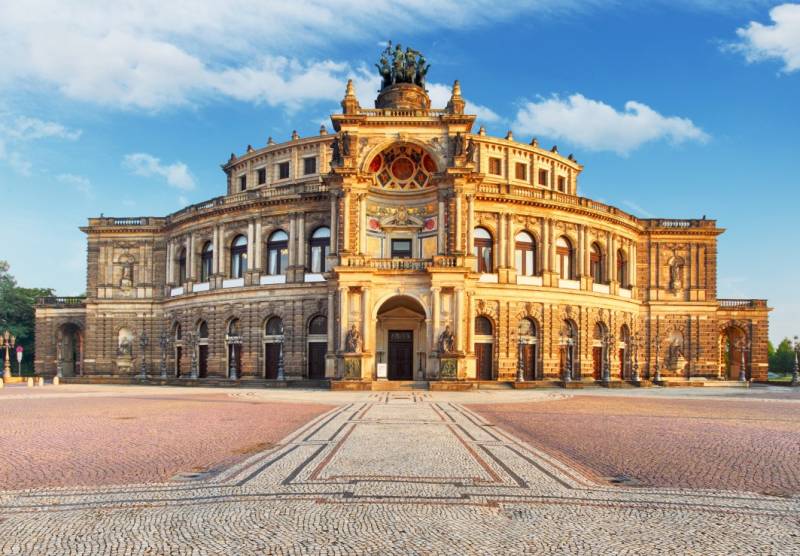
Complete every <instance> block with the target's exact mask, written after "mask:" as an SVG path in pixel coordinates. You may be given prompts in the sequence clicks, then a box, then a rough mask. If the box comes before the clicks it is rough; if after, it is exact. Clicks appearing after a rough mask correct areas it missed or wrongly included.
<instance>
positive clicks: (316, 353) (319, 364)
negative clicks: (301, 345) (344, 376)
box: [308, 342, 328, 378]
mask: <svg viewBox="0 0 800 556" xmlns="http://www.w3.org/2000/svg"><path fill="white" fill-rule="evenodd" d="M327 351H328V343H327V342H309V343H308V378H325V353H326V352H327Z"/></svg>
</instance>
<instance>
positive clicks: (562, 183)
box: [558, 176, 567, 191]
mask: <svg viewBox="0 0 800 556" xmlns="http://www.w3.org/2000/svg"><path fill="white" fill-rule="evenodd" d="M558 190H559V191H566V190H567V178H565V177H564V176H558Z"/></svg>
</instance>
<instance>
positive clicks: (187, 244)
mask: <svg viewBox="0 0 800 556" xmlns="http://www.w3.org/2000/svg"><path fill="white" fill-rule="evenodd" d="M183 246H184V248H185V249H186V265H187V267H186V278H187V279H188V278H189V272H190V271H189V266H188V265H189V259H190V257H191V252H192V234H189V235H187V236H186V239H184V240H183ZM180 285H181V286H182V285H183V284H180Z"/></svg>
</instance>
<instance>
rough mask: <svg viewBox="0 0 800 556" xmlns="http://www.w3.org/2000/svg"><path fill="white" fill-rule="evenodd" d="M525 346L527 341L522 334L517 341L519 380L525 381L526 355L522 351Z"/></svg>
mask: <svg viewBox="0 0 800 556" xmlns="http://www.w3.org/2000/svg"><path fill="white" fill-rule="evenodd" d="M524 346H525V341H524V340H523V339H522V335H520V337H519V342H518V343H517V382H525V369H524V366H525V356H524V355H523V353H522V349H523V347H524Z"/></svg>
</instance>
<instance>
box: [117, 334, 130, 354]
mask: <svg viewBox="0 0 800 556" xmlns="http://www.w3.org/2000/svg"><path fill="white" fill-rule="evenodd" d="M117 354H118V355H122V356H128V357H130V356H131V355H132V354H133V342H132V341H131V338H130V337H129V336H127V335H125V336H121V337H120V339H119V347H118V348H117Z"/></svg>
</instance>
